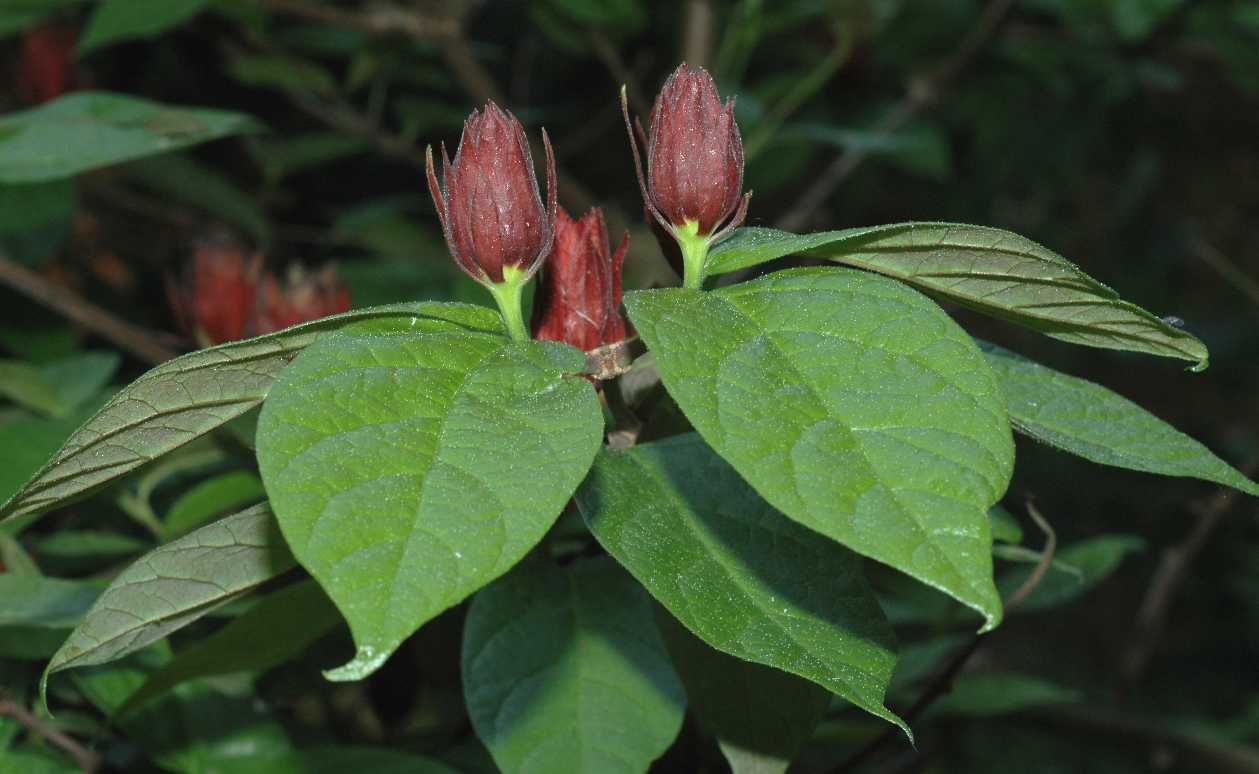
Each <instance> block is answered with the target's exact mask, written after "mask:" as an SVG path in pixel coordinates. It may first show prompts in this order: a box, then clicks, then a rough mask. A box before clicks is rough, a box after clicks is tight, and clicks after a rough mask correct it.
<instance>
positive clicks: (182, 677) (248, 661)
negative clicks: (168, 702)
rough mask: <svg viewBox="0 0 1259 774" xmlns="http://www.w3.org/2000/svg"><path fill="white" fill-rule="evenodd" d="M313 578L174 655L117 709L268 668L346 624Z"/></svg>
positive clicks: (122, 712)
mask: <svg viewBox="0 0 1259 774" xmlns="http://www.w3.org/2000/svg"><path fill="white" fill-rule="evenodd" d="M341 620H342V619H341V616H340V614H339V613H337V609H336V607H334V606H333V604H332V602H331V600H329V599H328V596H327V595H326V594H324V593H323V590H322V589H320V588H319V585H318V584H317V583H315V582H314V581H303V582H301V583H295V584H293V585H292V586H289V587H287V588H284V589H281V590H279V591H277V592H274V593H273V594H270V595H268V596H267V597H266V598H265V599H263V600H262V601H261V602H259V603H258V604H256V605H254V606H253V607H252V608H250V609H249V612H247V613H245V614H244V615H242V616H241V617H239V618H237V619H236V620H234V621H232V622H231V623H229V624H227V625H226V626H224V627H223V628H222V629H219V630H218V631H217V632H215V633H214V634H211V635H210V636H209V637H206V638H205V639H203V640H200V641H198V642H197V643H195V644H194V645H191V646H190V647H188V648H187V649H185V650H181V651H180V652H179V653H177V654H175V658H173V659H172V660H171V661H169V662H168V663H166V664H165V665H164V666H162V668H161V669H159V670H158V671H156V672H154V673H153V674H152V675H151V676H150V677H149V679H148V680H147V681H146V682H145V683H144V685H143V686H141V687H140V689H139V690H138V691H136V692H135V693H133V694H131V696H129V697H128V698H127V702H126V704H124V705H123V706H122V707H121V708H119V710H118V714H119V715H125V714H126V713H128V712H130V711H131V710H133V709H135V708H137V707H139V706H140V705H142V704H145V703H147V702H148V701H150V700H152V699H154V698H156V697H158V696H160V695H162V694H164V693H166V692H167V691H169V690H170V689H171V688H174V687H175V686H176V685H179V684H180V683H184V682H187V681H188V680H192V679H195V678H199V677H213V676H215V675H226V674H231V673H233V672H263V671H266V670H268V669H270V668H272V667H274V666H277V665H279V664H282V663H284V662H285V661H288V660H289V659H290V658H292V657H294V656H296V655H297V654H299V653H301V652H302V651H303V650H305V649H306V646H308V645H310V644H311V643H312V642H314V641H315V640H317V639H319V638H320V637H322V636H323V635H325V634H327V633H328V632H329V631H331V630H332V629H333V627H335V626H336V625H337V624H339V623H341Z"/></svg>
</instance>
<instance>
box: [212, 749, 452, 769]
mask: <svg viewBox="0 0 1259 774" xmlns="http://www.w3.org/2000/svg"><path fill="white" fill-rule="evenodd" d="M352 771H361V772H370V773H371V774H459V773H458V772H457V771H456V770H455V769H452V768H451V767H449V766H447V765H446V764H444V763H442V762H440V761H436V760H433V759H432V758H427V757H424V756H422V755H416V754H415V753H410V752H400V751H397V750H390V749H386V748H380V747H333V746H331V745H317V746H314V747H309V748H305V749H302V750H294V751H292V752H290V753H283V754H280V755H272V756H252V757H249V758H243V759H240V760H236V761H232V768H231V772H232V774H345V773H346V772H352Z"/></svg>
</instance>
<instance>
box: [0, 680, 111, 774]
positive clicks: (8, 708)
mask: <svg viewBox="0 0 1259 774" xmlns="http://www.w3.org/2000/svg"><path fill="white" fill-rule="evenodd" d="M0 715H7V716H8V717H11V718H13V719H14V720H16V721H17V722H18V723H20V724H22V727H23V728H25V729H26V730H27V731H29V732H30V733H32V734H34V735H35V736H38V737H40V738H41V739H44V740H46V741H47V742H48V743H50V744H52V745H55V746H56V747H58V748H60V749H62V750H64V751H65V752H66V753H67V754H68V755H70V757H72V758H74V762H75V763H76V764H77V765H78V767H79V769H81V770H82V771H84V772H88V774H91V772H95V771H98V770H99V769H100V767H101V763H102V761H101V756H100V755H98V754H96V753H95V752H93V751H91V750H89V749H87V748H86V747H84V746H83V745H81V744H79V742H78V740H76V739H74V737H72V736H70V735H69V734H66V733H65V732H63V731H62V730H61V729H59V728H57V727H56V726H54V725H52V724H51V723H49V722H47V721H46V720H44V719H43V718H40V717H39V716H37V715H36V714H35V713H33V712H31V711H30V710H29V709H27V708H26V706H25V705H23V704H21V703H19V702H17V701H15V700H13V699H12V698H10V697H9V695H8V694H6V693H4V692H3V691H0Z"/></svg>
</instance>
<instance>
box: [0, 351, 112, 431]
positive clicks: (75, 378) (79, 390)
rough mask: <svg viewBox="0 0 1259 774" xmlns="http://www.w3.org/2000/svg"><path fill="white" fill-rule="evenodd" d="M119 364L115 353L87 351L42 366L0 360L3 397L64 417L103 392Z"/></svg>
mask: <svg viewBox="0 0 1259 774" xmlns="http://www.w3.org/2000/svg"><path fill="white" fill-rule="evenodd" d="M119 362H120V358H119V357H118V355H117V354H115V353H113V352H84V353H81V354H77V355H72V356H70V357H65V358H61V359H59V360H56V361H53V362H51V363H44V364H42V365H35V364H32V363H25V362H22V361H20V360H0V395H4V396H5V397H6V398H9V399H10V400H12V401H14V402H15V403H18V404H20V405H22V406H25V407H26V408H29V409H32V410H34V411H38V412H40V413H43V414H47V415H49V416H53V417H65V416H67V415H69V414H70V413H71V412H72V411H74V409H75V408H77V407H78V406H80V405H82V404H83V403H85V402H86V401H88V400H90V399H92V398H93V397H95V396H96V395H98V394H99V393H100V391H101V390H102V389H104V387H105V385H106V384H107V383H108V382H109V379H110V377H112V376H113V375H114V372H115V371H117V370H118V364H119Z"/></svg>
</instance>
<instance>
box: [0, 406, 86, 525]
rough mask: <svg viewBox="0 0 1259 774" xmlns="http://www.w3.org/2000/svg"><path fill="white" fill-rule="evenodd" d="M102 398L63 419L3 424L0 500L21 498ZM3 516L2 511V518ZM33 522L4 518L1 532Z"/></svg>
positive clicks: (18, 419)
mask: <svg viewBox="0 0 1259 774" xmlns="http://www.w3.org/2000/svg"><path fill="white" fill-rule="evenodd" d="M98 398H99V399H98V400H96V401H93V402H90V403H87V404H84V405H83V406H82V407H80V408H78V409H76V410H74V411H72V412H71V413H70V414H69V415H68V416H65V417H61V418H54V419H44V418H41V417H35V416H16V417H11V418H10V419H8V420H7V421H3V422H0V498H3V499H4V500H5V501H8V500H9V499H10V498H12V497H15V496H17V493H18V492H19V491H21V489H22V487H23V486H24V485H25V484H26V482H27V481H28V480H30V478H31V477H32V476H33V475H35V474H36V472H37V471H39V469H40V467H41V466H42V465H44V464H45V462H46V461H47V460H48V458H49V457H50V456H52V455H53V454H54V453H55V452H56V451H57V449H58V448H59V447H60V446H61V445H62V444H64V443H65V441H66V439H68V438H69V437H70V436H71V435H72V434H73V433H74V431H75V429H76V428H77V427H79V425H81V424H83V422H84V421H86V420H87V419H88V418H89V417H91V416H92V415H93V414H94V413H96V410H97V409H98V408H99V407H100V406H101V404H103V403H104V402H105V400H106V397H105V396H98ZM3 514H4V511H3V510H0V517H2V516H3ZM32 519H33V517H30V518H27V519H20V518H15V519H10V520H5V519H3V518H0V530H4V531H8V532H11V534H17V533H19V532H21V531H22V529H23V528H24V527H25V524H22V522H26V523H29V522H30V521H31V520H32Z"/></svg>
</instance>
